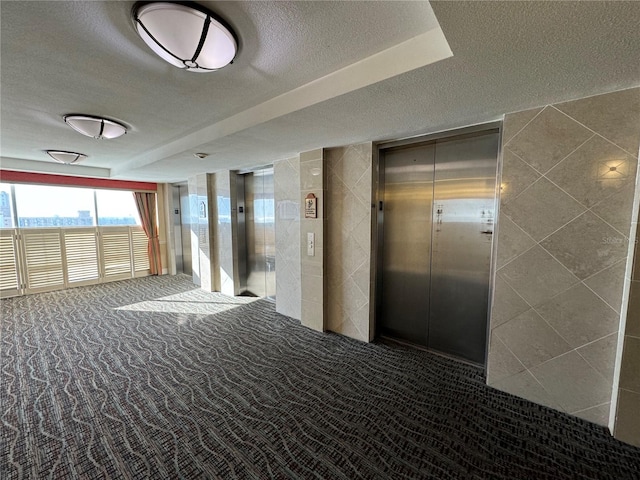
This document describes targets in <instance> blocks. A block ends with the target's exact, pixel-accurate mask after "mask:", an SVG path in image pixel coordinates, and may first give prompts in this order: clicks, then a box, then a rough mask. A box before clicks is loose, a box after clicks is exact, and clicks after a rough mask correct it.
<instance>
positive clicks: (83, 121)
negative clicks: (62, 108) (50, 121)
mask: <svg viewBox="0 0 640 480" xmlns="http://www.w3.org/2000/svg"><path fill="white" fill-rule="evenodd" d="M64 121H65V122H66V123H67V125H69V126H70V127H71V128H73V129H74V130H75V131H76V132H80V133H81V134H83V135H86V136H87V137H93V138H98V139H102V138H108V139H111V138H118V137H121V136H122V135H124V134H125V133H127V127H125V126H124V125H122V124H121V123H118V122H114V121H113V120H107V119H106V118H102V117H94V116H91V115H65V116H64Z"/></svg>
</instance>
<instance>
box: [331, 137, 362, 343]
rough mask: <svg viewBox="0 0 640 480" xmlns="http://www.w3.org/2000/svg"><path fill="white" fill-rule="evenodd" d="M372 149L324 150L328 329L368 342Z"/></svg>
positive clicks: (353, 147) (349, 147)
mask: <svg viewBox="0 0 640 480" xmlns="http://www.w3.org/2000/svg"><path fill="white" fill-rule="evenodd" d="M371 154H372V144H371V143H363V144H360V145H350V146H347V147H340V148H332V149H328V150H327V151H326V168H327V229H328V232H327V249H326V259H327V268H326V272H327V329H328V330H331V331H333V332H336V333H340V334H342V335H346V336H348V337H351V338H355V339H357V340H362V341H364V342H368V341H369V339H370V337H371V332H370V329H369V325H370V322H369V317H370V307H371V302H370V300H371V298H370V290H371V259H372V258H373V255H372V251H371V213H372V212H371V185H372V156H371Z"/></svg>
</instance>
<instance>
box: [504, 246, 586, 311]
mask: <svg viewBox="0 0 640 480" xmlns="http://www.w3.org/2000/svg"><path fill="white" fill-rule="evenodd" d="M498 275H500V277H502V279H503V280H505V281H506V282H507V283H508V284H509V285H510V286H511V288H513V289H514V290H515V291H516V292H517V293H518V295H520V296H521V297H522V298H524V299H525V301H526V302H527V303H528V304H529V305H537V304H539V303H542V302H544V301H546V300H548V299H550V298H551V297H554V296H555V295H557V294H558V293H559V292H562V291H564V290H566V289H567V288H569V287H571V286H572V285H575V284H576V283H577V282H578V279H577V278H576V277H575V276H574V275H573V274H572V273H571V272H570V271H569V270H567V269H566V268H565V267H564V266H562V264H561V263H560V262H558V261H557V260H555V259H554V258H553V257H552V256H551V255H549V254H548V253H547V252H546V251H544V250H543V249H542V248H540V247H539V246H535V247H533V248H532V249H530V250H528V251H527V252H526V253H524V254H522V255H520V256H519V257H518V258H516V259H515V260H514V261H512V262H511V263H509V264H508V265H506V266H505V267H504V268H502V269H500V270H499V271H498Z"/></svg>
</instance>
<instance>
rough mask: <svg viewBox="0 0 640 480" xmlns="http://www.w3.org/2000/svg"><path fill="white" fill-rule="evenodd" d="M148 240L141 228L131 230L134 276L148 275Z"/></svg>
mask: <svg viewBox="0 0 640 480" xmlns="http://www.w3.org/2000/svg"><path fill="white" fill-rule="evenodd" d="M148 245H149V239H148V238H147V234H146V233H144V230H143V229H142V228H141V227H137V228H131V246H132V251H133V266H134V276H136V277H139V276H144V275H148V274H149V249H148Z"/></svg>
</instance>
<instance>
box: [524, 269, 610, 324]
mask: <svg viewBox="0 0 640 480" xmlns="http://www.w3.org/2000/svg"><path fill="white" fill-rule="evenodd" d="M612 266H613V265H612ZM604 270H606V268H604V269H603V270H600V272H602V271H604ZM585 280H586V279H585ZM580 283H581V284H582V285H584V286H585V287H587V289H589V290H590V291H591V292H592V293H594V294H595V296H596V297H598V298H600V300H602V301H603V302H604V303H605V304H606V305H607V307H609V308H610V309H611V310H613V312H614V313H615V314H616V315H617V316H620V312H618V311H617V310H616V309H615V308H613V307H612V306H611V305H609V304H608V303H607V302H606V300H604V299H602V298H601V297H600V295H598V294H597V293H596V292H594V291H593V290H592V289H591V288H589V286H588V285H586V284H585V283H584V280H580ZM577 285H578V284H577V283H574V284H573V285H571V286H570V287H569V288H566V289H564V290H562V291H561V292H559V293H556V294H555V295H554V296H553V297H549V298H548V299H547V300H545V301H544V303H546V302H549V301H550V300H553V299H554V298H556V297H559V296H560V295H562V294H563V293H565V292H567V291H569V290H571V289H572V288H574V287H576V286H577ZM512 288H513V287H512ZM516 293H517V292H516ZM542 303H543V302H540V303H537V304H535V305H532V306H531V308H533V309H535V308H536V307H539V306H540V305H542ZM536 312H537V310H536ZM538 315H540V314H538ZM540 316H542V315H540ZM609 335H610V334H609ZM605 336H606V335H605Z"/></svg>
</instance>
